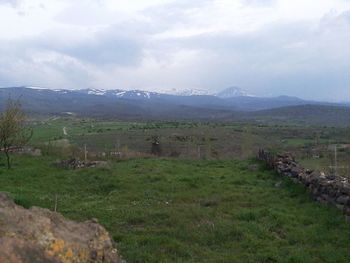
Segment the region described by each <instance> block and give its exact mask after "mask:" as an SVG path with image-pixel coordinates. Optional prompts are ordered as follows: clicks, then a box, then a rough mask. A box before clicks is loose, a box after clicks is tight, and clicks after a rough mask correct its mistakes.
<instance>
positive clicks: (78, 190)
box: [0, 156, 350, 263]
mask: <svg viewBox="0 0 350 263" xmlns="http://www.w3.org/2000/svg"><path fill="white" fill-rule="evenodd" d="M54 160H55V158H54V157H50V156H43V157H29V156H15V157H14V168H13V169H12V170H10V171H8V170H6V169H5V168H1V170H0V191H4V192H7V193H9V194H10V195H11V196H12V197H13V198H14V199H15V200H16V202H17V203H19V204H21V205H23V206H25V207H30V206H33V205H35V206H40V207H46V208H49V209H53V207H54V200H55V195H57V196H58V211H59V212H60V213H62V214H63V215H65V216H67V217H68V218H71V219H74V220H79V221H83V220H87V219H91V218H97V219H98V220H99V222H100V223H101V224H102V225H104V226H105V227H106V228H107V229H108V230H109V231H110V233H111V236H112V237H113V239H114V240H115V241H116V242H117V244H118V249H119V251H120V253H121V254H122V255H123V257H124V258H125V259H126V260H127V262H303V263H304V262H315V263H319V262H349V258H350V250H349V247H350V237H349V233H350V224H349V223H348V222H346V221H345V219H344V217H343V216H342V215H341V212H339V211H338V210H336V209H335V208H331V207H325V206H322V205H319V204H317V203H315V202H314V201H312V200H311V199H310V198H309V196H308V194H307V193H306V192H305V190H304V189H303V188H302V187H301V186H299V185H295V184H293V183H291V182H290V181H288V180H285V179H282V178H280V177H278V176H277V175H275V174H274V173H272V172H270V171H267V170H265V169H264V167H263V165H261V164H259V163H255V161H253V160H181V159H167V158H146V159H130V160H122V161H109V165H110V167H109V168H103V169H102V168H92V169H81V170H64V169H60V168H56V167H54V166H52V162H53V161H54Z"/></svg>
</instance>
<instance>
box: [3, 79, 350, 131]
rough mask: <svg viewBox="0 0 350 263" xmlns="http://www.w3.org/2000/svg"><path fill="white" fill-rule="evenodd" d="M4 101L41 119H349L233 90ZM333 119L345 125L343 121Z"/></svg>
mask: <svg viewBox="0 0 350 263" xmlns="http://www.w3.org/2000/svg"><path fill="white" fill-rule="evenodd" d="M188 94H191V95H188ZM9 97H11V98H13V99H20V101H21V104H22V106H23V109H24V110H25V111H26V112H27V113H28V114H30V115H43V116H50V115H64V114H75V115H78V116H86V117H103V118H115V119H144V120H145V119H147V120H148V119H149V120H150V119H153V120H170V119H171V120H172V119H177V120H225V121H232V120H256V121H262V120H265V121H266V120H269V121H271V120H274V119H275V120H276V121H281V120H284V121H286V120H291V119H293V120H295V119H300V120H301V121H303V120H304V119H303V118H305V117H306V116H309V119H311V121H312V119H313V118H312V112H314V113H315V114H317V115H318V118H316V119H317V120H318V121H317V124H324V122H322V115H323V114H322V112H324V111H326V112H327V114H326V115H325V116H331V115H332V114H330V112H338V113H339V114H340V113H341V114H342V115H344V116H350V105H347V104H336V103H328V102H318V101H307V100H303V99H300V98H297V97H289V96H279V97H257V96H253V95H250V94H249V93H247V92H245V91H244V90H241V89H239V88H237V87H231V88H228V89H225V90H223V91H222V92H219V93H216V94H211V95H209V94H201V93H200V92H198V90H197V91H195V92H194V93H191V92H186V94H182V95H178V94H166V93H158V92H148V91H142V90H128V91H127V90H120V89H115V90H102V89H81V90H68V89H56V90H53V89H44V88H40V87H26V86H23V87H8V88H1V89H0V109H3V108H4V106H5V103H6V100H7V99H8V98H9ZM305 106H307V107H305ZM300 109H301V111H300ZM339 109H341V110H340V111H339ZM292 113H296V114H292ZM310 114H311V115H310ZM281 115H283V116H281ZM310 116H311V118H310ZM320 116H321V120H320ZM336 116H338V115H336ZM284 117H285V118H284ZM333 119H334V116H333ZM335 119H337V120H339V122H340V123H342V124H344V123H345V124H346V125H347V123H349V125H350V122H347V117H346V118H345V117H344V118H339V117H337V118H335ZM327 121H328V119H327ZM325 122H326V121H325ZM332 124H334V123H333V122H332Z"/></svg>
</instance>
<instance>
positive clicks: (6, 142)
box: [0, 99, 33, 169]
mask: <svg viewBox="0 0 350 263" xmlns="http://www.w3.org/2000/svg"><path fill="white" fill-rule="evenodd" d="M26 122H27V118H26V115H25V114H24V112H23V111H22V107H21V104H20V102H19V101H18V100H16V101H14V100H12V99H9V100H8V101H7V105H6V108H5V110H4V111H3V112H2V113H1V115H0V147H1V151H3V152H4V154H5V156H6V161H7V168H8V169H10V168H11V158H10V153H11V151H13V150H15V149H18V148H20V147H23V146H24V145H25V144H27V143H28V141H29V140H30V138H31V137H32V134H33V131H32V129H30V128H28V127H27V125H26Z"/></svg>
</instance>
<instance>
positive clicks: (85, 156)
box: [84, 144, 87, 164]
mask: <svg viewBox="0 0 350 263" xmlns="http://www.w3.org/2000/svg"><path fill="white" fill-rule="evenodd" d="M84 162H85V164H86V163H87V150H86V144H84Z"/></svg>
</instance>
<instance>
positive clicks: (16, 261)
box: [0, 193, 121, 263]
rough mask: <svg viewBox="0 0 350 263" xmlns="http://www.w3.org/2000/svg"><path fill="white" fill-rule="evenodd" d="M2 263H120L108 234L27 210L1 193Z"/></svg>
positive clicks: (45, 212)
mask: <svg viewBox="0 0 350 263" xmlns="http://www.w3.org/2000/svg"><path fill="white" fill-rule="evenodd" d="M0 262H1V263H41V262H42V263H73V262H74V263H83V262H84V263H85V262H88V263H102V262H105V263H120V262H121V260H120V258H119V256H118V251H117V249H116V248H115V247H114V246H113V241H112V240H111V238H110V236H109V234H108V232H107V231H106V230H105V229H104V228H103V227H102V226H101V225H99V224H98V223H97V222H96V221H87V222H83V223H77V222H74V221H71V220H67V219H65V218H64V217H63V216H62V215H60V214H58V213H54V212H51V211H50V210H48V209H43V208H38V207H32V208H30V209H25V208H23V207H21V206H18V205H16V204H15V203H14V202H13V201H12V200H11V199H9V198H8V196H7V195H6V194H3V193H0Z"/></svg>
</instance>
